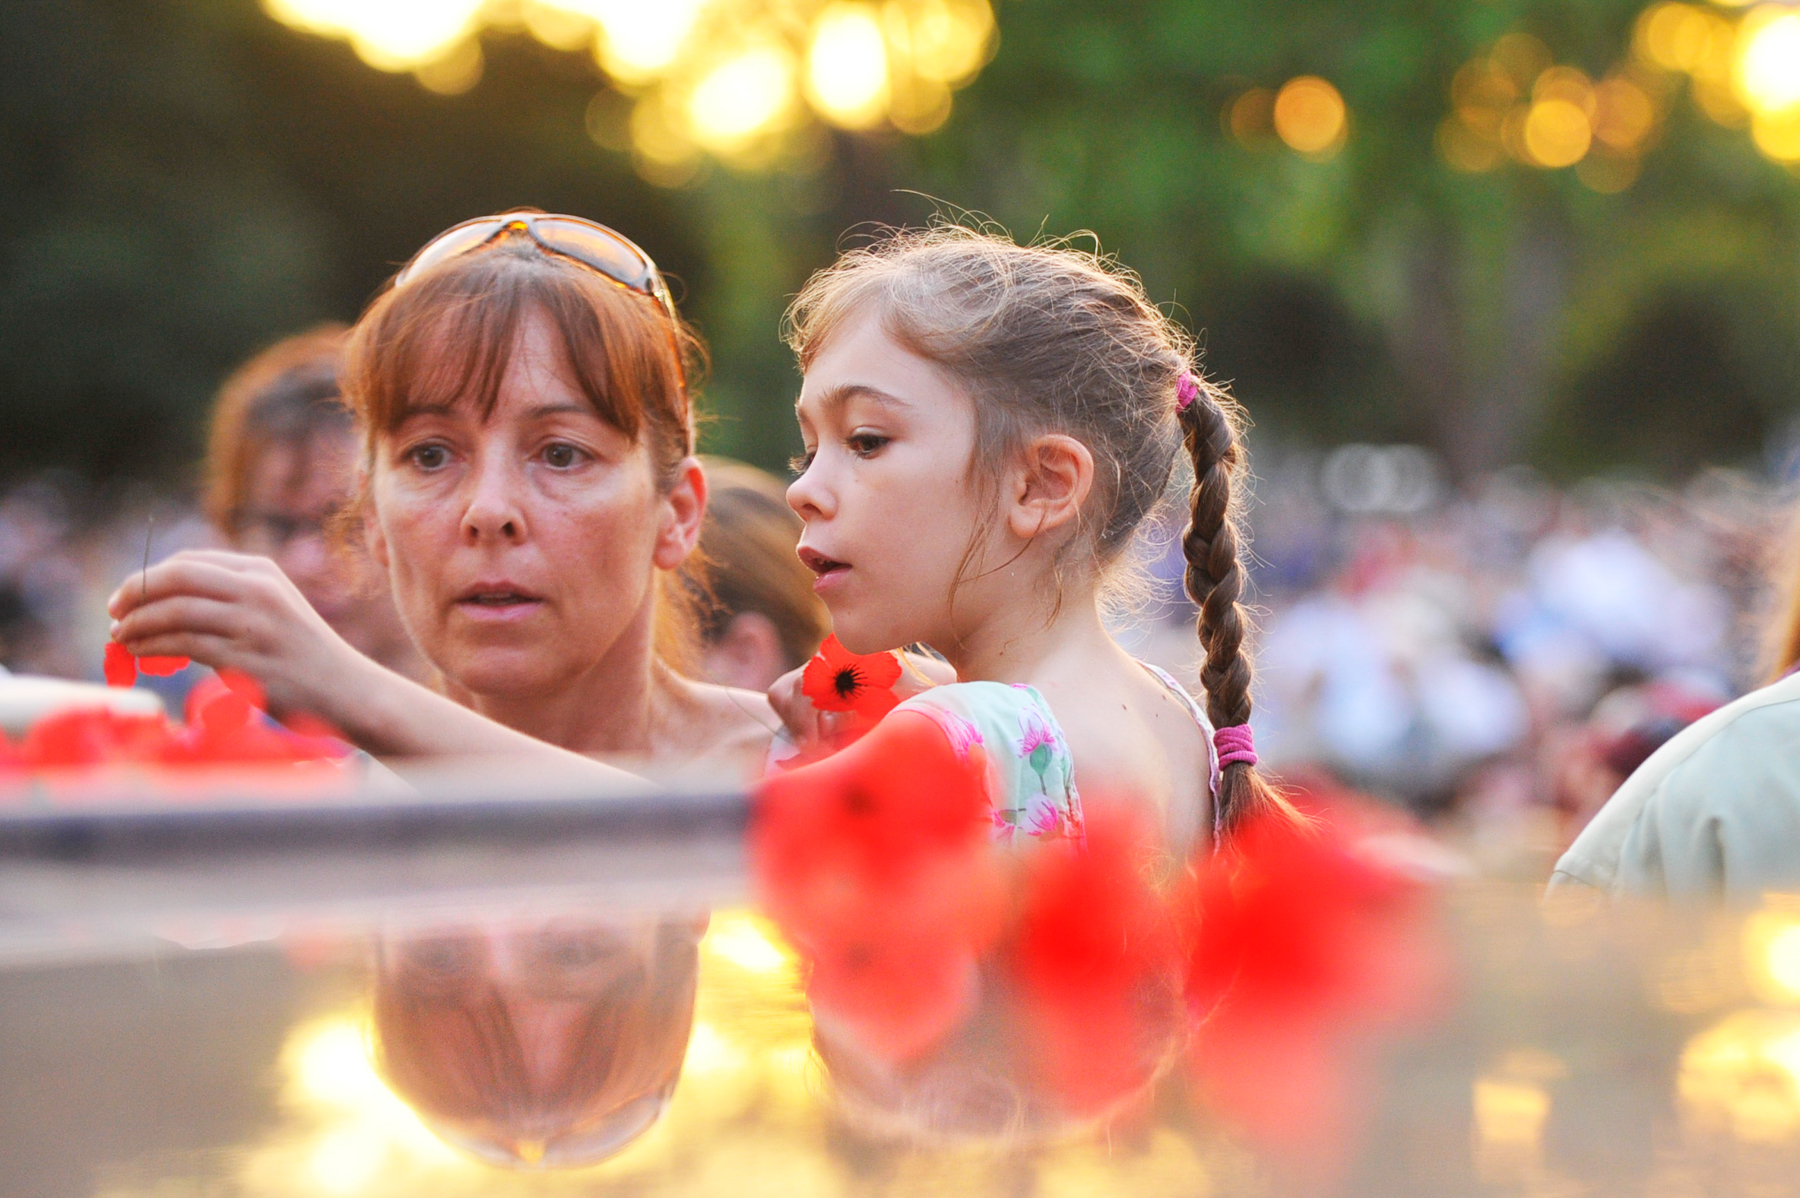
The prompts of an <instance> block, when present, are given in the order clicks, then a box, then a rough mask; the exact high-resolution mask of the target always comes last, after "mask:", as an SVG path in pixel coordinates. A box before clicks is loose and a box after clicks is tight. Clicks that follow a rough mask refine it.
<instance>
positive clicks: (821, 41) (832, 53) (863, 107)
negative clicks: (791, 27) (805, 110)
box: [806, 4, 889, 129]
mask: <svg viewBox="0 0 1800 1198" xmlns="http://www.w3.org/2000/svg"><path fill="white" fill-rule="evenodd" d="M888 91H889V89H888V62H887V39H886V38H885V37H884V36H883V34H882V31H881V21H880V19H879V17H878V15H877V13H876V11H875V9H874V8H873V7H871V6H870V5H867V4H834V5H832V6H831V7H830V8H827V9H826V10H825V11H824V12H822V13H820V14H819V17H818V20H816V21H815V22H814V23H813V34H812V46H811V47H810V48H809V49H808V50H807V53H806V94H807V98H808V99H809V100H811V101H812V105H813V107H814V108H816V109H818V111H819V112H820V114H821V115H823V116H824V117H825V119H826V120H828V121H830V122H831V123H832V124H834V125H838V126H841V127H843V128H845V129H868V128H871V127H873V126H875V125H878V124H880V123H881V120H882V118H883V116H885V115H886V113H887V109H888Z"/></svg>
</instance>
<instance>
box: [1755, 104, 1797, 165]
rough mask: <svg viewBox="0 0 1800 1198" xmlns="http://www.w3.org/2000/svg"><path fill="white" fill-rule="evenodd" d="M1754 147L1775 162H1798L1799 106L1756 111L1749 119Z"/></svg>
mask: <svg viewBox="0 0 1800 1198" xmlns="http://www.w3.org/2000/svg"><path fill="white" fill-rule="evenodd" d="M1750 136H1751V137H1752V138H1753V139H1755V141H1756V148H1757V149H1759V150H1761V151H1762V152H1763V153H1765V154H1767V155H1768V156H1769V157H1770V158H1773V159H1774V160H1775V161H1777V162H1787V163H1800V107H1795V108H1789V109H1787V110H1786V111H1783V112H1776V113H1762V112H1759V113H1757V114H1756V115H1755V116H1754V117H1752V118H1751V121H1750Z"/></svg>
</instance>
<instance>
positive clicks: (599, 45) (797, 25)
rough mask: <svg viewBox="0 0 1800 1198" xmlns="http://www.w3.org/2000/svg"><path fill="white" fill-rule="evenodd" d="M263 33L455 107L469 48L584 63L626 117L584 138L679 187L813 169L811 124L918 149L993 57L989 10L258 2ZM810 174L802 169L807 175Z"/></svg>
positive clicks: (952, 2) (909, 2)
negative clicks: (307, 43)
mask: <svg viewBox="0 0 1800 1198" xmlns="http://www.w3.org/2000/svg"><path fill="white" fill-rule="evenodd" d="M263 2H264V6H265V8H266V9H267V10H268V12H269V14H270V15H271V16H273V17H274V18H275V19H276V20H278V21H281V22H282V23H283V24H286V25H288V26H290V27H292V28H294V29H297V30H301V31H304V32H307V33H311V34H315V35H318V36H321V37H330V38H337V39H340V40H343V41H347V42H349V43H350V45H351V46H352V47H353V48H354V49H355V51H356V53H357V54H358V55H359V56H361V57H362V58H363V59H364V60H365V61H367V62H368V63H370V64H371V65H373V66H376V67H379V68H381V69H382V70H386V71H411V72H413V73H414V74H415V75H416V76H417V77H418V80H419V82H420V84H421V85H423V86H424V87H426V88H428V89H429V90H431V91H434V92H438V93H440V94H443V95H456V94H460V93H462V92H466V91H468V90H469V89H471V88H473V87H475V86H476V85H477V84H478V83H479V82H480V80H481V76H482V67H483V57H482V49H481V35H482V33H483V32H484V31H485V30H489V29H493V30H496V31H500V32H503V33H519V32H522V33H524V34H527V35H529V36H530V37H532V38H535V39H536V40H537V41H540V42H542V43H543V44H544V45H546V46H550V47H553V48H555V49H558V50H563V51H567V52H581V53H590V54H591V55H592V58H593V60H594V62H595V63H596V64H597V65H598V67H599V68H600V70H601V71H602V72H603V73H604V75H605V76H606V78H607V80H608V81H609V82H610V83H611V85H612V87H613V89H615V91H616V93H617V94H618V95H620V96H621V97H623V98H625V100H626V102H627V104H628V105H629V106H630V107H631V111H630V112H629V114H628V115H627V114H625V113H623V112H614V111H612V108H611V106H607V110H606V113H605V114H604V115H605V116H606V119H605V120H604V121H600V122H598V123H596V121H595V119H594V112H593V110H591V109H590V112H589V118H590V119H589V122H588V128H589V131H590V133H592V134H593V135H594V140H595V142H596V143H597V144H599V145H601V146H603V147H605V148H607V149H609V150H621V149H628V150H629V152H630V153H631V155H632V158H633V160H634V161H635V163H636V164H637V166H638V170H639V173H640V174H642V175H643V176H644V177H645V178H647V179H649V180H651V181H652V182H655V183H659V184H663V185H666V186H679V185H681V184H683V183H685V182H687V181H689V180H690V179H692V178H694V177H695V176H696V175H697V173H698V172H699V169H700V166H701V159H702V157H703V156H704V155H705V154H711V155H713V156H714V157H717V158H720V159H723V160H725V161H726V162H728V163H730V164H732V165H733V166H736V167H743V168H765V167H769V166H771V165H776V164H779V163H786V164H788V166H789V168H791V169H808V170H810V169H816V164H817V161H818V158H819V154H818V153H817V152H814V151H815V150H816V149H817V147H819V146H821V145H823V144H824V142H823V141H822V139H821V137H820V123H821V122H823V123H826V124H831V125H836V126H838V127H840V128H846V129H855V130H871V129H876V128H879V127H883V126H887V127H891V128H893V129H897V130H899V131H900V132H902V133H908V134H913V135H920V134H925V133H929V132H931V131H932V130H934V129H937V128H939V127H940V126H942V125H943V123H944V122H945V121H946V120H948V119H949V118H950V113H951V108H952V95H951V93H952V92H953V91H954V90H955V89H956V88H959V87H962V86H964V85H965V84H967V83H969V82H970V81H971V80H972V79H973V78H974V77H975V76H976V74H978V73H979V72H980V70H981V68H982V67H983V66H984V65H986V63H987V62H988V60H989V59H990V58H991V57H992V56H993V53H994V49H995V46H996V45H997V39H998V34H997V31H996V28H995V22H994V10H993V7H992V5H991V4H990V2H989V0H729V2H728V0H654V2H646V0H263ZM807 164H812V165H807Z"/></svg>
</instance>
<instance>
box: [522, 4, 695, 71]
mask: <svg viewBox="0 0 1800 1198" xmlns="http://www.w3.org/2000/svg"><path fill="white" fill-rule="evenodd" d="M706 4H707V0H657V2H656V3H654V4H645V3H643V2H642V0H560V3H559V4H558V5H556V6H559V7H563V8H567V9H570V10H573V11H577V12H585V13H586V14H588V15H590V16H592V17H593V18H594V20H595V22H596V24H597V31H596V37H595V41H594V57H595V59H596V60H597V61H598V62H599V63H600V67H601V69H602V70H604V71H605V72H606V73H607V74H608V75H610V76H612V77H613V79H615V80H617V81H618V82H619V83H622V84H624V85H626V86H628V87H630V86H637V85H641V84H646V83H649V82H651V81H653V80H655V79H656V78H657V77H658V76H659V75H660V74H662V73H663V72H665V71H667V70H668V69H669V68H670V67H672V66H673V65H674V64H675V61H676V58H677V57H678V56H679V55H680V54H681V50H682V47H683V46H684V45H685V44H686V43H687V40H688V38H689V36H690V35H691V34H692V33H693V31H694V26H695V24H696V23H697V22H698V21H699V19H700V14H701V12H702V10H704V9H705V7H706Z"/></svg>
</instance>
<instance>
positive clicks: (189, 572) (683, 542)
mask: <svg viewBox="0 0 1800 1198" xmlns="http://www.w3.org/2000/svg"><path fill="white" fill-rule="evenodd" d="M699 357H700V352H699V346H698V342H697V341H696V339H695V338H694V336H693V334H692V333H691V332H689V330H688V329H687V327H686V325H684V324H683V323H682V321H681V320H680V318H679V316H678V315H677V314H676V312H675V309H674V305H673V303H672V302H671V301H670V299H669V296H668V291H667V289H666V288H665V287H664V286H663V283H662V279H661V276H660V275H659V274H658V273H657V270H656V267H655V266H654V264H652V263H651V261H650V259H649V258H648V257H647V256H646V255H645V254H644V253H643V251H642V250H640V249H638V248H637V246H635V245H633V244H632V243H631V242H629V241H627V240H626V239H625V238H623V237H621V236H619V235H618V234H617V233H614V232H613V231H612V230H610V229H607V228H605V227H604V226H602V225H597V224H594V223H592V222H589V221H585V220H581V219H579V218H575V217H568V216H553V215H545V214H541V213H510V214H503V215H500V216H493V217H484V218H481V219H478V220H474V221H467V222H464V223H463V224H461V225H458V226H456V227H454V228H452V229H450V230H448V231H447V232H445V233H444V234H442V235H440V236H439V237H437V238H435V239H434V240H433V241H432V242H430V243H429V244H428V245H426V247H425V248H424V249H422V250H421V251H420V252H419V253H418V254H417V255H415V256H414V258H413V260H412V261H411V262H410V263H409V264H408V265H407V266H406V267H405V268H404V269H403V270H401V272H400V273H399V274H398V275H396V276H395V279H394V282H393V285H392V286H391V287H390V288H389V289H388V290H387V291H386V292H385V293H383V294H382V295H380V296H379V297H377V298H376V300H375V301H374V302H373V303H372V304H371V305H370V306H369V309H368V311H367V312H365V313H364V315H363V317H362V319H361V320H360V321H359V322H358V323H357V325H356V328H355V329H354V330H353V331H352V334H351V338H350V344H349V347H348V351H347V357H346V365H345V372H344V393H345V399H346V401H347V402H348V403H349V405H350V408H351V410H352V411H353V412H354V413H355V415H356V418H357V423H358V426H359V428H360V429H361V430H362V433H363V475H362V488H361V495H360V498H359V501H358V504H357V510H356V511H355V512H354V513H353V514H354V515H359V516H360V522H361V529H362V533H363V536H364V538H365V541H366V544H367V546H368V549H369V552H370V554H371V556H372V557H373V558H374V560H375V561H376V562H378V563H379V564H380V565H381V566H382V567H383V568H384V569H385V570H386V572H387V575H388V582H389V586H390V588H391V590H392V593H393V596H394V600H395V605H396V607H397V608H398V610H399V612H400V617H401V620H402V621H403V623H404V624H405V625H406V629H407V631H408V633H409V634H410V635H411V637H412V640H413V642H414V643H415V644H416V645H417V646H418V648H419V650H420V652H421V653H422V654H423V655H424V656H425V658H426V659H427V660H428V661H429V662H430V663H431V664H432V665H433V666H434V667H436V668H437V670H438V671H439V672H440V673H441V674H442V675H443V678H444V681H445V689H446V690H447V691H449V692H450V693H451V694H453V695H455V696H456V697H457V699H458V700H459V701H460V703H453V702H451V701H450V700H448V699H446V698H445V697H444V696H442V695H439V694H435V693H433V692H431V691H428V690H426V689H425V688H423V687H420V686H417V685H416V684H413V683H411V682H409V681H407V680H406V679H404V678H401V677H400V676H399V675H397V674H395V673H393V672H391V671H388V670H385V669H383V668H381V667H379V666H377V665H375V664H374V663H373V662H370V661H369V660H368V659H367V658H364V657H363V656H362V655H361V654H358V653H357V652H356V651H355V650H354V649H352V648H351V647H350V646H349V645H348V644H347V643H346V642H345V641H344V639H343V638H342V637H340V636H338V635H337V634H336V633H335V632H333V631H332V630H331V629H330V627H329V626H328V625H327V624H326V623H325V621H324V620H323V619H321V618H320V616H319V615H318V613H317V612H315V611H314V610H313V609H312V608H311V607H310V606H308V605H307V603H306V601H305V599H304V598H303V596H302V595H301V594H300V592H299V590H298V589H297V588H296V587H295V586H294V584H293V583H292V581H291V580H289V579H288V578H287V577H286V576H285V575H284V574H283V573H282V572H281V570H280V569H279V568H278V567H277V566H275V564H274V563H272V562H270V561H268V560H267V559H265V558H253V557H246V556H243V555H240V554H232V553H195V552H190V553H183V554H177V555H175V556H174V557H171V558H170V559H168V560H167V561H165V562H163V563H161V564H160V565H158V566H155V567H153V568H151V570H150V571H149V572H148V576H147V578H146V579H144V580H143V582H142V584H141V585H140V583H139V581H138V580H137V579H135V578H134V579H133V580H132V581H131V582H130V584H129V585H125V586H121V588H120V589H119V591H118V592H117V593H115V595H114V596H113V598H112V602H111V606H110V610H111V612H112V615H113V617H114V619H115V620H116V621H117V626H116V629H115V631H114V637H115V639H117V640H118V641H120V642H121V643H123V644H124V645H125V646H126V647H127V648H129V649H131V650H132V651H133V652H136V653H149V654H175V655H185V656H189V657H192V658H194V659H196V660H198V661H201V662H204V663H205V664H207V665H211V666H214V667H215V668H221V669H223V668H229V669H236V670H241V671H243V672H244V673H247V674H250V675H251V676H253V677H255V678H257V679H259V680H260V681H261V682H262V684H263V686H264V687H265V689H266V690H267V692H268V695H269V698H270V702H271V705H272V706H273V707H274V708H275V709H276V710H277V711H278V712H279V711H286V710H294V711H307V712H311V713H313V714H316V715H318V716H320V717H323V718H324V719H326V720H328V721H330V722H331V723H332V724H334V725H335V726H336V727H337V728H338V729H340V730H341V731H342V732H343V733H344V735H346V736H347V737H348V738H350V739H351V740H352V741H353V742H355V743H356V744H358V745H360V746H362V747H363V748H365V749H367V750H369V751H370V752H373V753H376V754H383V755H432V754H486V753H520V752H541V751H542V746H541V745H537V744H535V743H534V740H533V739H532V738H535V741H543V742H548V743H549V744H551V745H556V746H559V747H560V748H562V749H565V750H570V751H572V752H573V753H579V754H584V755H598V756H606V757H611V758H615V759H627V760H631V761H636V762H645V763H663V764H673V763H688V762H692V761H694V760H696V759H702V760H718V761H721V762H730V763H733V764H736V765H738V766H741V767H746V768H748V767H751V766H752V765H753V764H754V763H760V761H761V759H762V755H763V753H764V752H765V750H766V746H767V743H768V738H769V729H770V728H771V727H772V726H773V724H774V720H773V716H772V714H771V713H770V711H769V708H768V705H767V701H766V699H765V698H764V697H763V696H761V695H755V694H750V693H747V692H742V691H733V690H729V689H727V688H725V687H720V686H714V685H710V684H705V683H699V682H694V681H692V680H690V679H689V678H688V677H686V676H685V675H684V669H685V668H686V667H687V666H688V663H689V661H690V660H691V657H692V652H691V648H690V646H691V644H692V639H693V633H692V624H693V621H692V619H691V617H690V615H689V612H688V606H689V604H688V599H687V596H688V595H689V590H688V588H687V586H686V585H684V582H683V580H682V579H681V578H680V576H679V573H678V572H679V571H680V570H681V568H682V566H683V563H684V562H685V561H686V560H687V558H688V555H689V553H690V552H691V551H692V550H693V548H694V545H695V542H696V540H697V539H698V536H699V530H700V524H701V517H702V514H703V512H704V510H705V506H706V476H705V473H704V472H703V470H702V468H701V465H700V463H699V461H698V460H697V459H696V458H695V457H694V456H693V413H692V409H691V407H690V401H689V393H688V375H689V374H690V373H691V369H692V367H693V366H694V364H696V363H697V362H698V360H699ZM483 717H485V718H483Z"/></svg>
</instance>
